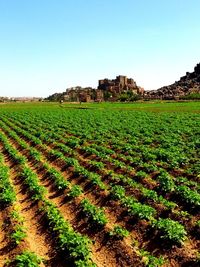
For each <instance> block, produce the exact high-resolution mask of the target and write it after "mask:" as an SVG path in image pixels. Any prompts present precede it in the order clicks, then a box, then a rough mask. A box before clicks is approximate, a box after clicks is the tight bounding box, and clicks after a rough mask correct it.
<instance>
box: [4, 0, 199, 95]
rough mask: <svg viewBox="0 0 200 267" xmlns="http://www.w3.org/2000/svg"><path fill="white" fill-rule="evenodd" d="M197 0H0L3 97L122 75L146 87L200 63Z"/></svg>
mask: <svg viewBox="0 0 200 267" xmlns="http://www.w3.org/2000/svg"><path fill="white" fill-rule="evenodd" d="M199 11H200V1H199V0H0V96H6V95H7V96H42V97H44V96H48V95H50V94H52V93H54V92H62V91H64V90H65V89H66V88H67V87H71V86H76V85H82V86H94V87H96V86H97V84H98V79H101V78H105V77H107V78H114V77H115V76H116V75H118V74H122V75H127V76H128V77H132V78H134V79H135V80H136V82H137V84H138V85H140V86H142V87H144V88H145V89H146V90H150V89H157V88H159V87H161V86H164V85H167V84H170V83H173V82H174V81H175V80H178V79H179V77H180V76H183V75H184V74H185V72H186V71H193V68H194V66H195V65H196V64H197V63H198V62H199V61H200V15H199Z"/></svg>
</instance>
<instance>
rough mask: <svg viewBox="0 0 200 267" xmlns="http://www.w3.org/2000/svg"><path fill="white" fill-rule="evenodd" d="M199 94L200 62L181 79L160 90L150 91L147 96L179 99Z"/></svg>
mask: <svg viewBox="0 0 200 267" xmlns="http://www.w3.org/2000/svg"><path fill="white" fill-rule="evenodd" d="M198 94H200V63H199V64H197V65H196V67H195V68H194V71H193V72H191V73H190V72H186V75H185V76H183V77H181V78H180V80H179V81H177V82H175V83H173V84H171V85H168V86H164V87H161V88H159V89H158V90H152V91H148V92H146V94H145V97H146V98H151V99H179V98H185V97H188V98H190V96H191V95H198ZM199 96H200V95H199Z"/></svg>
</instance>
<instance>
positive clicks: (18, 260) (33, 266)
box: [13, 251, 42, 267]
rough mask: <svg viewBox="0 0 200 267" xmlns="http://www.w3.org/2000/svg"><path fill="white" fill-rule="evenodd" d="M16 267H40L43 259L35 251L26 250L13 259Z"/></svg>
mask: <svg viewBox="0 0 200 267" xmlns="http://www.w3.org/2000/svg"><path fill="white" fill-rule="evenodd" d="M13 263H14V264H15V266H16V267H40V264H41V263H42V259H41V258H40V257H39V256H37V255H36V254H35V253H33V252H30V251H24V252H23V253H21V254H19V255H17V256H16V257H15V259H14V260H13Z"/></svg>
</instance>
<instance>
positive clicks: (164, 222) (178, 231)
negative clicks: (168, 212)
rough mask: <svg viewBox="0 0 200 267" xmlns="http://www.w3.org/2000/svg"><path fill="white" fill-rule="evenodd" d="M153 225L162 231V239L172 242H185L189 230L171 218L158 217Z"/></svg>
mask: <svg viewBox="0 0 200 267" xmlns="http://www.w3.org/2000/svg"><path fill="white" fill-rule="evenodd" d="M152 226H153V227H154V228H155V229H157V230H158V231H159V232H160V236H161V238H162V239H165V240H167V241H169V242H170V243H171V244H173V243H177V244H183V242H184V241H185V240H186V239H187V232H186V230H185V228H184V226H183V225H182V224H180V223H178V222H176V221H173V220H171V219H162V218H160V219H158V220H157V221H156V220H155V221H154V222H153V223H152Z"/></svg>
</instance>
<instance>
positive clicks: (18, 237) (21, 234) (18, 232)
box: [11, 224, 27, 245]
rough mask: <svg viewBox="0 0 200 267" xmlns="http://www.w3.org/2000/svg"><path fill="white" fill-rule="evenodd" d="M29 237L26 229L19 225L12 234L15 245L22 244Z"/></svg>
mask: <svg viewBox="0 0 200 267" xmlns="http://www.w3.org/2000/svg"><path fill="white" fill-rule="evenodd" d="M26 236H27V232H26V228H25V227H24V226H23V225H20V224H17V225H16V226H15V227H14V231H13V232H12V234H11V239H12V240H13V242H15V244H17V245H18V244H20V243H21V241H22V240H24V238H25V237H26Z"/></svg>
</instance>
